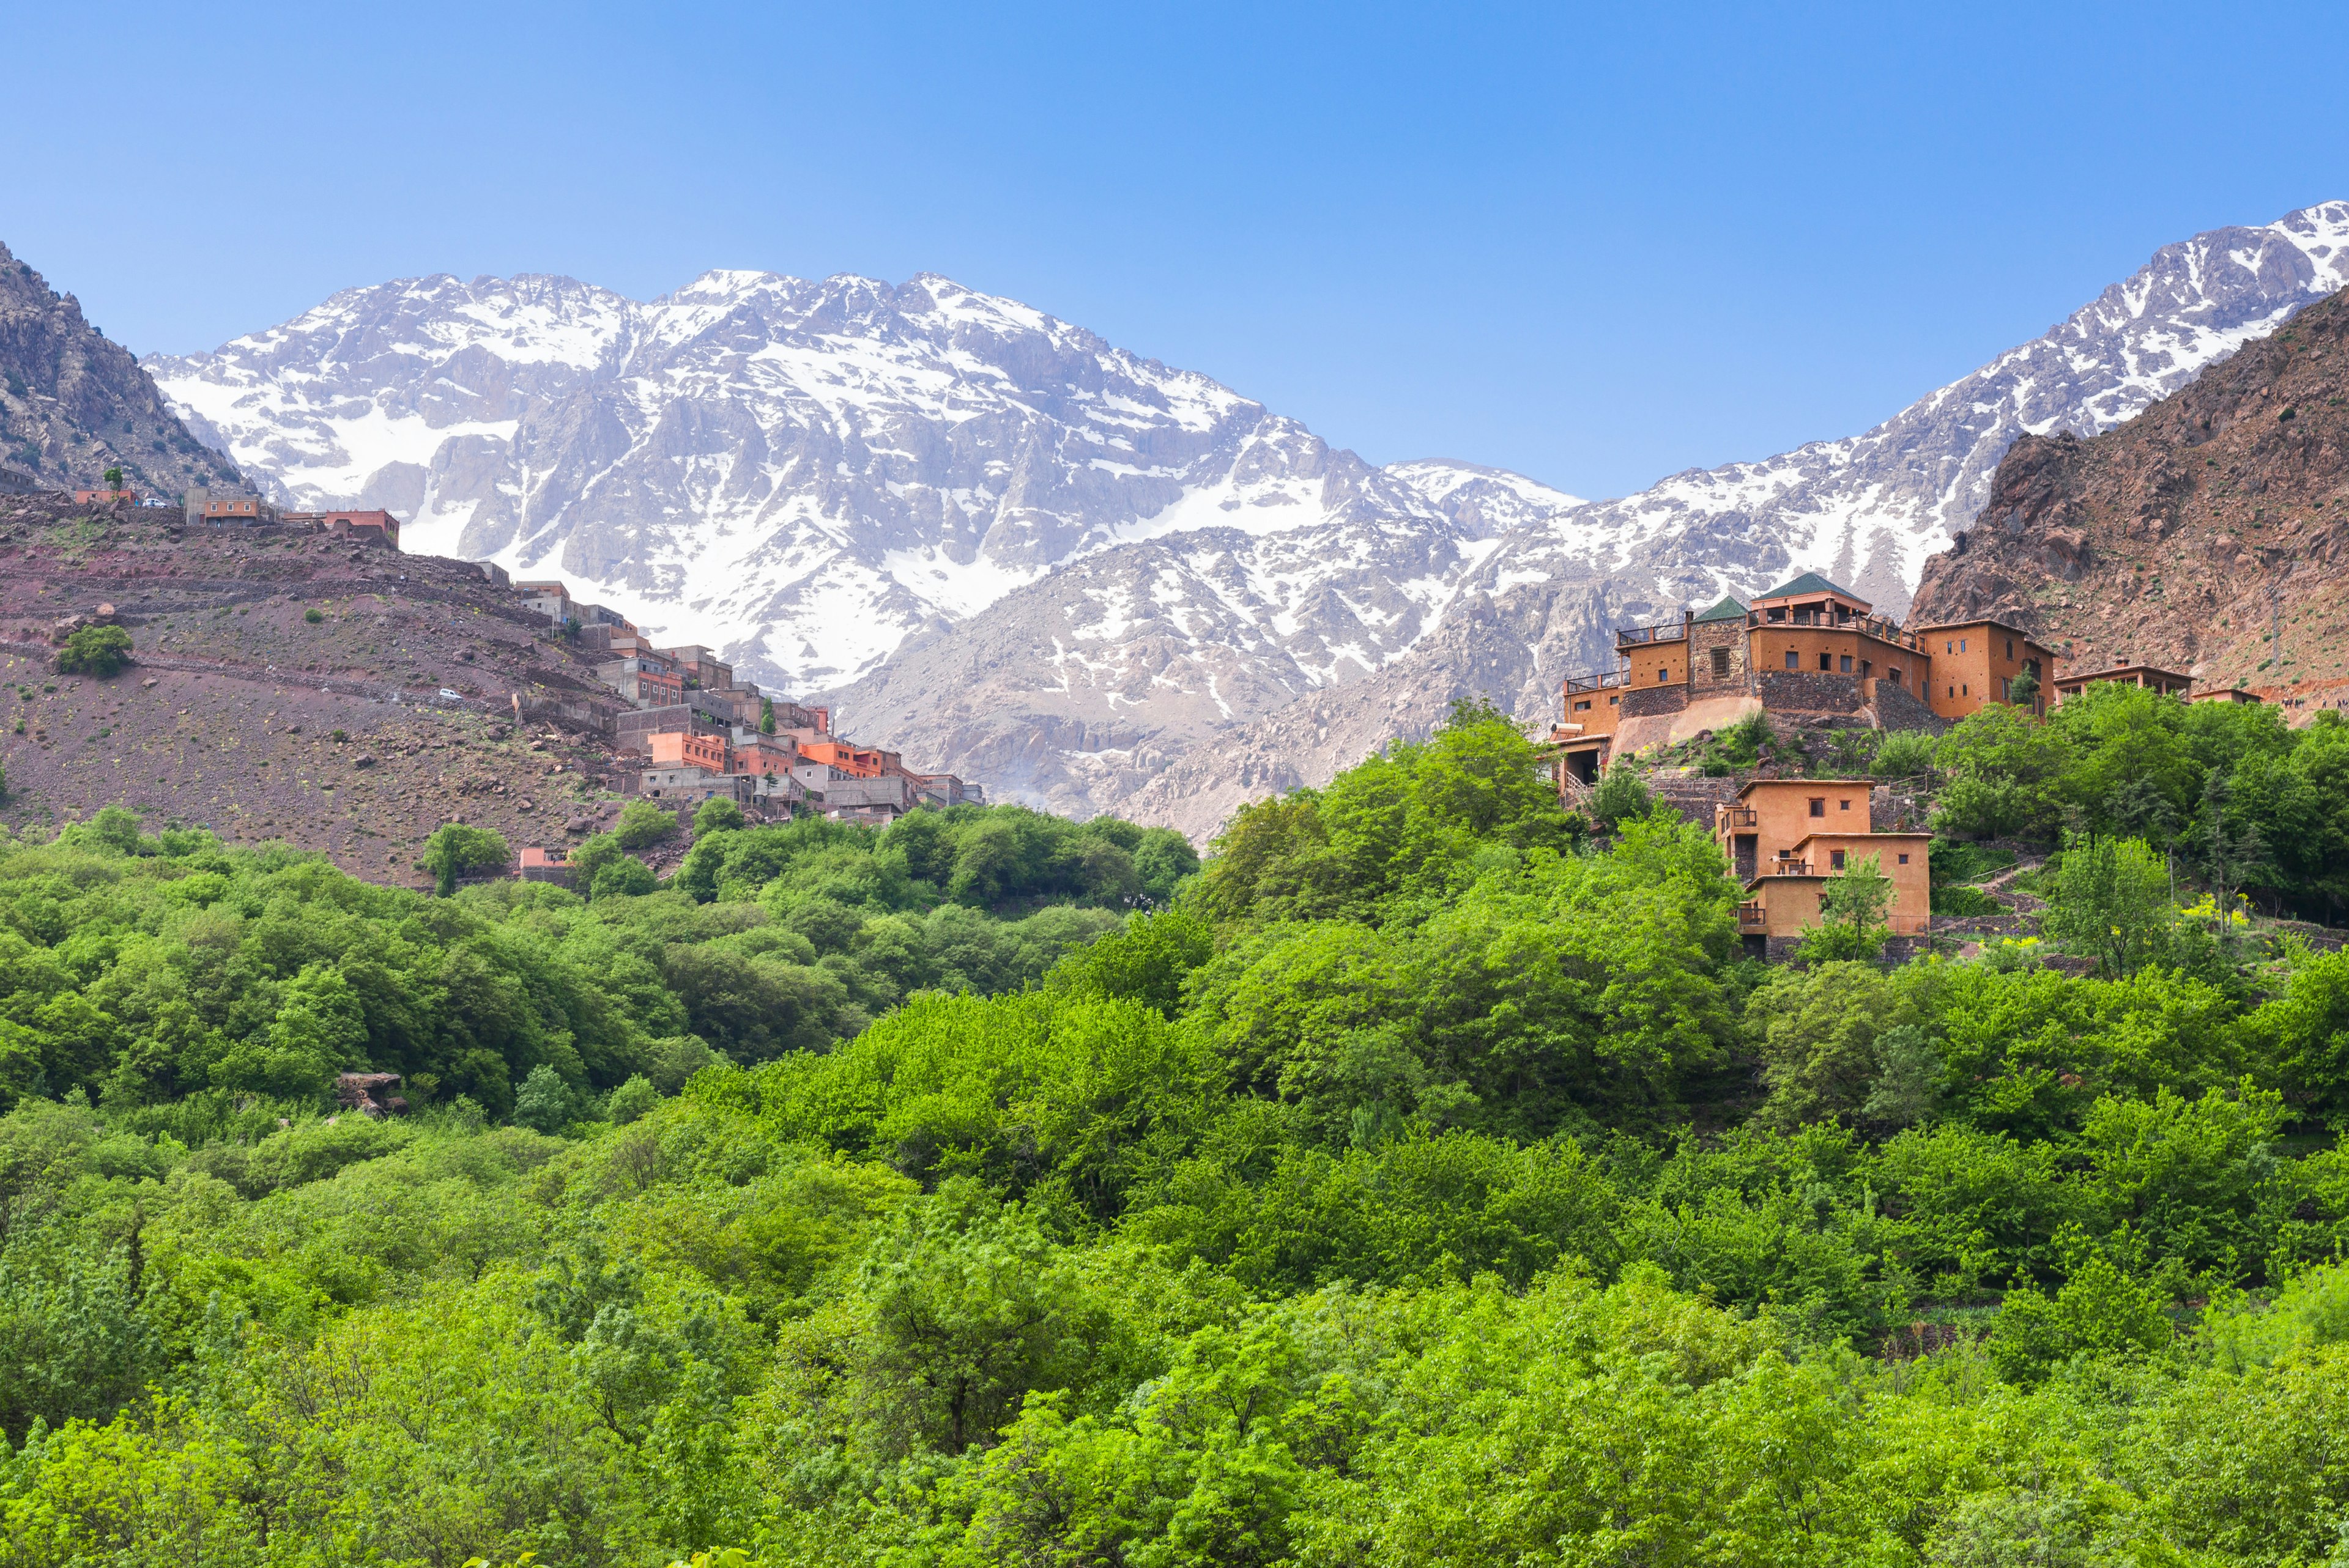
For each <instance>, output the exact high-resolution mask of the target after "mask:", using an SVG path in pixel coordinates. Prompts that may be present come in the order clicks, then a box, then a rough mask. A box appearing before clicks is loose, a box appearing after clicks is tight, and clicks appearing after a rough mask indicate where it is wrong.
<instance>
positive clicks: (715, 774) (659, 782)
mask: <svg viewBox="0 0 2349 1568" xmlns="http://www.w3.org/2000/svg"><path fill="white" fill-rule="evenodd" d="M636 788H637V792H638V793H640V794H643V795H647V796H650V797H651V798H652V799H656V800H663V801H674V802H678V803H688V804H698V803H699V802H701V801H703V800H709V799H728V800H731V801H733V802H734V803H735V804H736V805H738V806H748V805H750V803H751V801H752V799H754V798H755V796H756V794H757V789H755V787H754V785H753V781H752V779H751V778H750V775H749V774H747V773H727V772H722V771H720V770H718V769H709V768H699V767H694V766H691V765H687V766H682V767H675V768H647V769H645V770H644V771H643V772H642V773H641V774H639V775H637V779H636Z"/></svg>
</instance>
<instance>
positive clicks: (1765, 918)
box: [1737, 903, 1770, 931]
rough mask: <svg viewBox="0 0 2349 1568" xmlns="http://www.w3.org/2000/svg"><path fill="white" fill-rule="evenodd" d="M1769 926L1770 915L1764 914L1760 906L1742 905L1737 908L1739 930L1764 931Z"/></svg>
mask: <svg viewBox="0 0 2349 1568" xmlns="http://www.w3.org/2000/svg"><path fill="white" fill-rule="evenodd" d="M1769 924H1770V917H1769V915H1768V914H1766V913H1764V911H1763V908H1762V906H1761V905H1760V904H1758V903H1741V904H1739V905H1738V906H1737V929H1738V930H1740V931H1762V930H1765V929H1767V928H1768V926H1769Z"/></svg>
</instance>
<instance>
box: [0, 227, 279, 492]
mask: <svg viewBox="0 0 2349 1568" xmlns="http://www.w3.org/2000/svg"><path fill="white" fill-rule="evenodd" d="M0 463H5V464H6V465H8V466H9V467H11V468H14V469H19V470H20V471H22V472H24V473H26V474H27V475H29V476H30V477H31V478H32V479H33V480H36V481H37V482H39V483H42V484H47V485H50V486H55V487H60V488H65V489H71V488H74V487H75V486H90V485H96V484H98V483H99V482H100V478H101V476H102V475H103V474H104V473H105V471H106V470H107V469H109V468H120V469H123V470H124V473H125V476H126V477H127V478H128V479H129V480H130V482H131V483H132V484H133V485H134V486H135V487H137V488H139V489H141V490H151V491H155V492H158V493H161V494H165V495H171V496H176V495H178V494H179V493H180V492H181V491H182V490H186V489H187V488H188V487H189V486H190V485H201V484H205V483H209V482H212V481H215V480H232V479H233V478H234V477H235V476H234V469H232V468H231V467H230V466H229V464H228V463H227V462H226V461H224V460H223V459H221V457H220V456H219V455H218V454H217V453H214V452H212V451H208V450H206V449H204V448H203V447H202V446H201V445H200V444H198V443H197V441H196V440H195V439H194V438H192V437H191V436H190V435H189V433H188V431H187V429H186V428H184V427H183V426H182V425H181V423H180V420H179V418H178V417H177V416H176V415H174V414H173V413H172V412H171V409H170V407H167V406H166V405H165V404H164V401H163V399H162V397H161V396H160V394H159V393H158V392H157V391H156V389H155V383H154V382H153V381H152V380H151V379H150V377H149V376H148V374H147V372H146V371H144V370H142V369H140V366H139V363H138V361H137V360H135V359H133V358H132V357H131V356H130V352H129V350H128V349H126V348H124V347H122V346H120V345H119V344H116V343H112V342H109V341H108V339H107V337H106V335H105V334H104V333H101V332H99V331H98V329H97V328H96V327H94V326H92V325H89V323H88V322H87V321H85V320H84V319H82V314H81V302H80V301H78V300H77V299H75V298H74V296H73V295H71V294H65V295H59V294H57V292H56V291H55V290H53V289H51V288H50V287H49V285H48V284H47V282H45V281H44V280H43V279H42V277H41V274H40V273H36V272H35V271H34V270H33V269H32V267H31V266H30V265H29V264H27V263H24V262H20V261H18V260H17V259H16V257H15V256H14V255H12V254H11V253H9V250H8V247H7V246H5V245H0Z"/></svg>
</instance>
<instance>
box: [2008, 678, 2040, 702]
mask: <svg viewBox="0 0 2349 1568" xmlns="http://www.w3.org/2000/svg"><path fill="white" fill-rule="evenodd" d="M2006 689H2007V697H2006V700H2007V701H2009V702H2011V703H2013V705H2014V706H2015V707H2019V708H2023V709H2024V710H2026V711H2029V710H2032V709H2035V708H2036V707H2038V706H2039V677H2038V676H2034V675H2033V674H2032V673H2031V672H2030V671H2029V670H2025V671H2023V673H2022V674H2021V675H2019V676H2015V677H2014V679H2013V680H2012V681H2010V682H2009V683H2007V688H2006Z"/></svg>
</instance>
